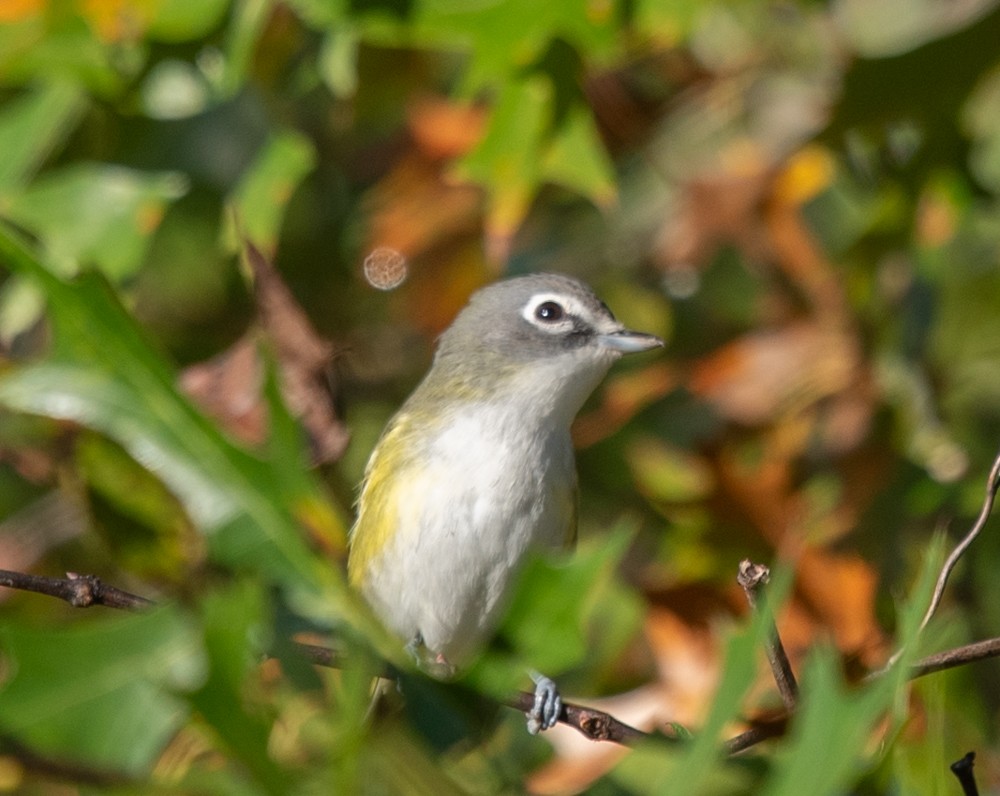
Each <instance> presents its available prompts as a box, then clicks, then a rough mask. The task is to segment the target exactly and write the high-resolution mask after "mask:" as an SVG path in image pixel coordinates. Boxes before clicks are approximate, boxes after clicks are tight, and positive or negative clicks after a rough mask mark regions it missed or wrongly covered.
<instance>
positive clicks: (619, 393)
mask: <svg viewBox="0 0 1000 796" xmlns="http://www.w3.org/2000/svg"><path fill="white" fill-rule="evenodd" d="M678 381H679V379H678V376H677V373H676V371H675V369H674V368H673V367H672V366H671V365H670V364H669V363H666V362H656V363H654V364H652V365H649V366H647V367H645V368H641V369H638V370H634V371H629V372H628V373H623V374H620V375H615V376H612V377H611V378H610V379H608V381H607V384H606V386H605V387H604V389H603V390H601V404H600V406H598V407H597V408H596V409H594V410H593V411H590V412H588V413H587V414H585V415H582V416H580V417H579V418H577V420H576V422H575V423H574V424H573V443H574V444H575V445H576V447H578V448H586V447H588V446H590V445H594V444H596V443H598V442H600V441H601V440H603V439H605V438H607V437H610V436H611V435H612V434H614V433H615V432H617V431H618V430H619V429H620V428H621V427H622V426H624V425H625V424H626V423H627V422H628V421H629V420H630V419H632V418H633V417H635V415H637V414H638V413H639V412H641V411H642V410H643V409H644V408H645V407H646V406H649V404H651V403H653V402H654V401H658V400H660V399H661V398H663V397H665V396H666V395H669V394H670V393H671V392H673V390H674V389H676V387H677V385H678Z"/></svg>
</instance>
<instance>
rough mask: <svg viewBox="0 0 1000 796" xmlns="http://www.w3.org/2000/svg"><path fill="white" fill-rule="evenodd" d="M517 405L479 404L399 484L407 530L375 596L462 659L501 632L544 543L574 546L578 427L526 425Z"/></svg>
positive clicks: (381, 607)
mask: <svg viewBox="0 0 1000 796" xmlns="http://www.w3.org/2000/svg"><path fill="white" fill-rule="evenodd" d="M518 414H519V413H518V408H517V407H515V406H510V405H503V404H471V405H468V406H467V407H465V408H463V409H462V410H461V411H460V412H458V413H456V414H454V415H453V417H452V419H451V422H449V423H448V424H447V425H446V426H445V427H443V428H442V430H441V431H440V432H439V433H438V435H437V436H436V437H435V438H434V439H433V442H432V444H431V445H430V446H429V447H428V450H429V451H430V453H429V455H428V456H427V457H426V460H425V461H421V462H419V463H416V464H415V465H414V466H413V467H412V468H410V469H409V471H408V472H407V473H405V474H401V478H402V479H403V480H402V481H401V486H400V488H399V489H398V490H393V492H394V494H395V495H396V499H397V500H398V501H399V503H398V507H397V510H398V513H397V516H398V517H399V518H400V527H399V529H398V531H397V533H396V534H395V535H394V539H393V541H392V542H390V543H389V544H387V545H386V547H385V548H384V550H383V553H382V555H380V556H379V560H378V562H376V563H375V564H374V566H373V568H372V571H371V572H370V574H369V577H368V578H367V580H366V587H365V591H366V593H367V596H368V598H369V600H370V601H371V602H372V603H373V605H374V606H375V608H376V610H377V611H378V612H379V614H380V615H382V617H383V619H384V620H385V621H386V622H387V623H388V624H389V625H390V627H392V629H393V630H395V631H396V632H397V633H399V634H400V635H401V636H402V637H403V638H406V639H410V638H413V637H414V636H415V635H416V634H417V632H419V633H420V635H421V636H422V638H423V639H424V643H425V644H426V646H427V648H428V649H429V650H431V651H432V652H434V653H440V654H442V655H444V656H445V658H447V659H448V660H449V661H450V662H452V663H456V662H460V661H461V659H462V658H464V657H465V656H466V655H467V653H468V652H469V651H471V650H472V649H474V648H475V647H476V645H477V644H478V643H479V642H481V641H482V639H483V637H484V636H485V635H488V634H489V633H490V632H492V630H493V629H494V626H495V623H496V621H497V620H498V618H499V614H500V612H501V611H502V609H503V607H504V604H505V597H506V596H507V594H508V591H509V587H510V585H511V581H512V579H513V578H514V577H515V576H516V573H517V570H518V569H519V567H520V564H521V563H522V561H523V559H524V557H525V554H526V553H527V552H528V551H529V550H530V549H532V548H534V547H555V546H560V545H562V544H564V543H565V540H566V534H567V529H568V524H569V522H570V520H571V518H572V516H573V514H574V512H575V505H574V501H575V488H576V474H575V470H574V464H573V451H572V446H571V444H570V439H569V433H568V429H560V430H557V431H554V432H550V433H546V434H543V433H541V432H539V431H538V430H537V429H536V428H528V427H526V424H525V418H524V416H523V415H521V416H518Z"/></svg>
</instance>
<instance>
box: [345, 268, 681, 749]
mask: <svg viewBox="0 0 1000 796" xmlns="http://www.w3.org/2000/svg"><path fill="white" fill-rule="evenodd" d="M661 345H663V341H662V340H660V339H659V338H658V337H654V336H653V335H650V334H643V333H640V332H633V331H629V330H628V329H626V328H625V327H624V326H622V325H621V324H620V323H619V322H618V321H616V320H615V318H614V316H613V315H612V314H611V311H610V310H609V309H608V307H607V305H605V304H604V303H603V302H602V301H601V300H600V299H598V298H597V296H595V295H594V293H593V291H591V290H590V288H589V287H587V286H586V285H585V284H583V283H582V282H580V281H579V280H577V279H573V278H571V277H568V276H560V275H556V274H534V275H530V276H522V277H516V278H513V279H508V280H505V281H502V282H497V283H494V284H492V285H489V286H487V287H485V288H483V289H481V290H479V291H478V292H477V293H475V294H474V295H473V296H472V298H471V300H470V301H469V303H468V305H467V306H466V307H465V308H464V309H463V310H462V311H461V312H460V313H459V315H458V317H456V318H455V320H454V322H453V323H452V324H451V326H450V327H449V328H448V329H447V330H446V331H445V332H444V334H443V335H442V336H441V339H440V342H439V344H438V348H437V353H436V354H435V356H434V362H433V365H432V366H431V369H430V371H429V372H428V373H427V375H426V376H425V378H424V380H423V382H421V384H420V385H419V386H418V387H417V389H416V390H415V391H414V392H413V394H412V395H411V396H410V397H409V399H408V400H407V401H406V403H405V404H404V405H403V407H402V409H400V410H399V412H398V413H397V414H396V416H395V417H394V418H393V419H392V420H391V421H390V423H389V425H388V427H387V428H386V430H385V432H384V433H383V435H382V438H381V440H380V441H379V443H378V445H377V446H376V448H375V450H374V452H373V453H372V455H371V458H370V459H369V461H368V467H367V469H366V472H365V479H364V483H363V484H362V487H361V496H360V500H359V505H358V517H357V521H356V523H355V525H354V528H353V529H352V531H351V541H350V545H351V546H350V557H349V560H348V573H349V577H350V580H351V583H352V584H353V585H354V586H355V587H356V588H358V589H359V590H360V591H361V593H362V594H364V596H365V597H366V598H367V600H368V601H369V603H370V604H371V605H372V607H373V608H374V610H375V612H376V613H377V614H378V615H379V616H380V617H381V618H382V620H383V621H384V622H385V624H386V625H387V626H388V627H389V628H390V629H391V630H393V631H394V632H396V633H397V634H398V635H399V636H400V637H402V638H403V639H404V640H406V641H407V642H408V648H409V649H410V650H411V651H412V652H414V653H415V654H417V655H418V656H419V657H421V658H423V659H424V660H428V661H433V662H436V663H437V664H442V665H444V666H445V667H449V668H450V667H451V666H454V665H455V664H461V663H462V662H464V661H466V660H467V659H468V657H469V655H470V654H471V653H472V652H474V651H475V649H476V647H477V645H479V644H481V643H482V642H483V640H484V639H485V638H486V637H487V636H488V635H489V634H490V633H491V632H492V631H493V630H494V629H495V626H496V623H497V621H498V619H499V617H500V614H501V612H502V611H503V609H504V607H505V598H506V597H507V594H508V591H509V588H510V586H511V584H512V582H513V581H514V578H515V576H516V574H517V572H518V569H519V567H520V565H521V563H522V562H523V561H524V559H525V556H526V555H527V554H528V553H529V551H532V550H536V549H539V548H546V547H549V548H551V547H561V546H564V545H567V544H569V543H570V542H572V540H573V539H574V537H575V535H576V491H577V481H576V468H575V464H574V459H573V445H572V442H571V440H570V424H571V423H572V421H573V418H574V417H575V415H576V413H577V412H578V411H579V409H580V407H581V406H582V405H583V402H584V400H586V398H587V396H588V395H590V393H591V392H592V391H593V390H594V388H595V387H596V386H597V384H598V382H599V381H600V380H601V379H602V378H603V377H604V375H605V373H607V371H608V368H609V367H610V366H611V364H612V363H613V362H614V361H615V360H616V359H618V358H619V357H620V356H621V355H622V354H626V353H632V352H637V351H646V350H648V349H651V348H654V347H656V346H661ZM533 678H534V680H535V684H536V689H535V697H536V698H535V705H534V709H533V710H532V712H531V713H530V714H529V720H528V726H529V729H530V730H532V731H533V732H536V731H537V730H538V729H539V728H542V729H548V728H549V727H552V726H553V725H554V724H555V723H556V721H557V720H558V717H559V713H560V709H561V702H560V699H559V695H558V691H557V690H556V688H555V684H554V683H553V682H552V681H551V680H549V679H548V678H545V677H542V676H540V675H533Z"/></svg>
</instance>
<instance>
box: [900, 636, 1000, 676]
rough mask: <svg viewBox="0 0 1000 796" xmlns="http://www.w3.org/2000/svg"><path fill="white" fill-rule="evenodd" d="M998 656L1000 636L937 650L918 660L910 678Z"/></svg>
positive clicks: (999, 653)
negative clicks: (942, 650) (941, 650)
mask: <svg viewBox="0 0 1000 796" xmlns="http://www.w3.org/2000/svg"><path fill="white" fill-rule="evenodd" d="M996 657H1000V638H990V639H986V640H985V641H976V642H973V643H972V644H966V645H964V646H962V647H955V648H954V649H950V650H945V651H944V652H936V653H934V654H933V655H928V656H927V657H926V658H923V659H921V660H919V661H917V662H916V663H915V664H913V666H912V668H911V669H910V679H911V680H916V679H917V678H918V677H924V676H925V675H928V674H934V672H940V671H944V670H945V669H954V668H955V667H956V666H964V665H965V664H967V663H974V662H975V661H983V660H986V659H988V658H996Z"/></svg>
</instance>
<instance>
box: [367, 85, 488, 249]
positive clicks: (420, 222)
mask: <svg viewBox="0 0 1000 796" xmlns="http://www.w3.org/2000/svg"><path fill="white" fill-rule="evenodd" d="M408 124H409V129H410V133H411V140H412V144H413V145H412V146H411V147H410V148H409V149H407V150H406V151H405V152H404V153H403V155H402V156H401V157H400V158H399V160H398V161H397V163H396V164H395V166H394V167H393V168H392V170H391V171H390V172H389V173H388V174H386V175H385V176H384V177H383V178H382V179H381V180H379V182H378V183H377V184H376V185H375V186H374V187H373V188H372V189H371V191H369V193H368V196H367V197H366V204H367V207H366V212H365V215H366V217H367V218H368V222H369V227H368V235H367V239H368V243H369V245H368V247H367V248H369V249H374V248H376V247H378V246H385V247H388V248H390V249H395V250H396V251H398V252H400V253H401V254H402V255H403V256H404V257H406V258H407V259H408V260H410V261H412V260H414V259H417V258H420V257H421V256H422V255H425V254H427V253H428V252H429V251H430V250H432V249H439V248H441V247H447V246H448V245H449V244H450V243H452V242H454V241H455V240H461V239H462V238H464V237H467V236H475V237H478V236H479V234H480V231H481V228H482V210H483V194H482V191H481V190H480V189H478V188H476V187H474V186H471V185H467V184H456V183H454V182H450V181H449V180H448V179H447V178H446V173H445V172H446V167H447V164H448V161H450V160H451V159H453V158H455V157H458V156H459V155H462V154H464V153H465V152H467V151H468V150H469V149H471V148H472V147H473V146H474V145H475V143H476V141H477V140H478V139H479V136H480V135H481V132H482V127H483V114H482V112H481V111H480V110H478V109H475V108H469V107H468V106H462V105H456V104H454V103H451V102H448V101H446V100H443V99H438V98H431V97H425V98H422V99H420V100H418V101H416V102H414V103H413V104H412V105H411V107H410V109H409V113H408Z"/></svg>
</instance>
